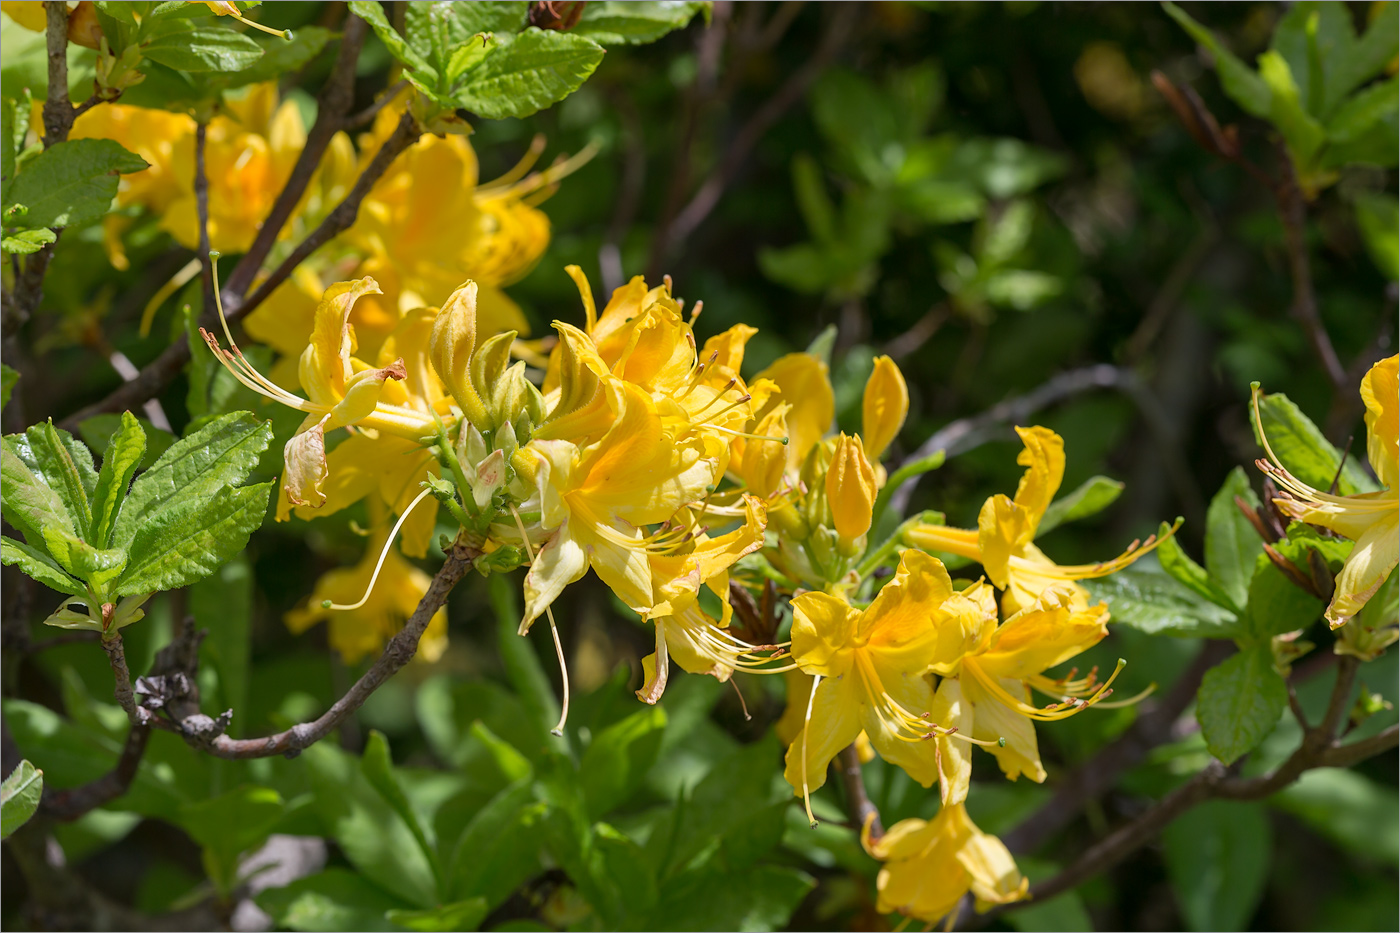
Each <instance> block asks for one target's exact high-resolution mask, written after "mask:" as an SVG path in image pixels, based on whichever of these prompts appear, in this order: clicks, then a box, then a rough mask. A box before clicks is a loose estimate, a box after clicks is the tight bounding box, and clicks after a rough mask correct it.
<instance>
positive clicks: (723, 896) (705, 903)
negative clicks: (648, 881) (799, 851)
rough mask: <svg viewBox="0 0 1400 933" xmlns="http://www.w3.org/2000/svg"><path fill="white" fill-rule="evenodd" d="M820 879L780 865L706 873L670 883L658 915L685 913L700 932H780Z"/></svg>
mask: <svg viewBox="0 0 1400 933" xmlns="http://www.w3.org/2000/svg"><path fill="white" fill-rule="evenodd" d="M815 883H816V882H815V881H813V879H812V877H811V876H810V875H808V874H806V873H805V872H801V871H798V870H796V869H794V868H785V867H780V866H777V865H758V866H755V867H753V868H750V869H748V870H747V871H743V872H739V873H737V874H734V875H726V874H702V875H699V876H698V877H690V878H686V879H684V880H678V881H676V882H674V883H672V884H669V885H667V887H666V889H665V891H664V892H663V897H662V900H661V902H660V904H658V905H657V909H656V917H657V918H666V917H684V918H686V919H685V923H686V925H687V926H689V927H690V928H692V929H696V930H780V929H783V928H784V927H786V926H787V925H788V921H789V919H790V918H791V917H792V913H793V911H795V910H796V909H797V905H798V904H800V903H801V902H802V899H803V898H804V897H806V896H807V892H808V891H810V890H812V888H813V886H814V885H815Z"/></svg>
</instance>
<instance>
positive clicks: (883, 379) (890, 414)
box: [860, 356, 909, 485]
mask: <svg viewBox="0 0 1400 933" xmlns="http://www.w3.org/2000/svg"><path fill="white" fill-rule="evenodd" d="M860 410H861V427H860V435H861V437H862V438H863V439H864V440H865V453H866V456H868V457H869V458H870V462H871V463H878V462H879V460H880V457H881V456H883V455H884V453H885V450H886V449H887V448H888V447H889V446H890V442H891V441H893V440H894V439H895V437H897V436H898V435H899V429H900V428H902V427H904V419H905V418H906V417H908V416H909V386H908V385H907V384H906V383H905V382H904V374H903V373H901V372H900V371H899V367H898V366H896V365H895V362H894V360H892V359H890V358H889V357H888V356H877V357H875V368H874V369H873V370H871V373H870V378H869V379H868V380H867V381H866V383H865V395H864V396H863V397H862V399H861V406H860ZM881 485H883V483H881Z"/></svg>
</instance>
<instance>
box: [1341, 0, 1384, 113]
mask: <svg viewBox="0 0 1400 933" xmlns="http://www.w3.org/2000/svg"><path fill="white" fill-rule="evenodd" d="M1375 12H1376V17H1375V19H1374V20H1372V21H1371V24H1370V25H1369V26H1368V27H1367V28H1366V32H1365V34H1364V35H1363V36H1362V37H1361V38H1360V39H1359V40H1357V42H1356V43H1355V44H1354V45H1353V46H1352V47H1351V49H1350V50H1349V54H1346V55H1339V56H1337V57H1336V58H1335V59H1333V60H1332V61H1329V62H1328V63H1327V64H1328V74H1327V92H1326V94H1325V95H1324V98H1323V113H1324V114H1328V113H1331V112H1332V110H1333V108H1334V107H1336V106H1337V104H1339V103H1340V102H1341V101H1342V99H1343V98H1344V97H1346V95H1347V94H1349V93H1350V92H1351V91H1352V89H1353V88H1357V87H1360V86H1361V85H1362V84H1364V83H1366V82H1367V81H1369V80H1370V79H1371V78H1374V77H1376V76H1377V75H1379V74H1381V72H1383V71H1384V70H1385V69H1386V66H1387V65H1389V64H1390V62H1391V60H1393V59H1394V58H1395V56H1396V54H1397V52H1400V8H1397V7H1395V6H1394V5H1392V4H1381V5H1379V6H1378V7H1377V8H1376V10H1375Z"/></svg>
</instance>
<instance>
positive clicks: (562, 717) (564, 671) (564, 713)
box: [510, 504, 569, 735]
mask: <svg viewBox="0 0 1400 933" xmlns="http://www.w3.org/2000/svg"><path fill="white" fill-rule="evenodd" d="M510 514H511V515H513V516H515V527H516V528H518V529H520V540H522V541H524V542H525V555H526V556H527V557H529V558H530V563H531V564H533V563H534V562H535V549H534V548H533V547H532V546H531V545H530V536H529V535H528V534H526V533H525V523H524V522H523V521H521V520H520V513H519V512H518V511H516V508H515V505H514V504H512V505H511V507H510ZM544 614H545V616H546V617H547V618H548V619H549V634H550V635H552V636H553V637H554V656H555V657H556V658H558V659H559V679H560V680H561V681H563V683H564V702H563V704H562V705H561V707H560V709H559V721H558V722H557V723H555V724H554V728H553V729H550V730H549V734H550V735H563V734H564V723H566V722H568V721H569V666H568V665H567V664H566V663H564V646H563V644H562V643H560V641H559V626H557V625H555V624H554V607H553V606H545V607H544Z"/></svg>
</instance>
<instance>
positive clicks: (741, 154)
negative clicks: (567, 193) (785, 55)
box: [661, 3, 860, 258]
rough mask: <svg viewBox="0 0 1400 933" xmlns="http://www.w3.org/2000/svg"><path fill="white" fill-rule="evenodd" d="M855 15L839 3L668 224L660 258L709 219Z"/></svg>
mask: <svg viewBox="0 0 1400 933" xmlns="http://www.w3.org/2000/svg"><path fill="white" fill-rule="evenodd" d="M859 12H860V5H859V4H856V3H843V4H840V6H839V8H838V10H837V12H836V14H835V15H834V16H833V17H832V18H831V22H830V24H828V26H827V29H826V32H825V33H824V34H823V35H822V39H821V42H820V43H818V45H817V48H816V51H814V52H813V53H812V56H811V57H810V58H808V59H807V62H806V64H804V65H803V66H802V67H801V68H799V69H798V70H797V71H795V72H793V73H792V75H791V77H789V78H788V79H787V81H785V82H783V85H782V87H780V88H778V91H777V93H775V94H774V95H773V96H772V97H770V98H769V99H768V100H767V101H766V102H765V103H764V104H763V106H762V107H760V108H758V111H757V112H756V113H755V114H754V115H753V116H752V117H750V118H749V121H748V122H747V123H745V124H744V125H743V127H742V128H741V129H740V130H739V132H738V133H737V134H736V135H735V137H734V140H733V141H732V142H731V143H730V144H729V148H728V150H727V151H726V152H725V154H724V159H723V161H721V162H720V165H719V167H718V168H716V169H715V170H714V171H713V172H711V173H710V175H709V177H707V178H706V179H705V181H704V182H703V183H701V185H700V188H699V189H698V190H697V191H696V192H695V196H694V197H692V198H691V199H690V202H689V203H688V204H686V206H685V207H684V208H683V209H682V210H681V212H680V213H679V214H677V215H676V221H675V223H674V224H672V225H671V227H670V229H669V230H667V231H665V233H664V236H665V239H664V240H663V241H662V243H661V255H662V257H663V258H664V257H667V256H671V255H673V254H674V253H675V252H676V250H678V249H679V248H680V246H681V244H683V243H684V242H685V241H686V240H687V239H689V238H690V235H691V234H692V233H694V232H695V229H696V228H697V227H699V226H700V224H701V223H703V222H704V220H705V218H706V217H708V216H710V212H711V211H712V210H714V208H715V205H716V204H718V203H719V199H720V196H721V195H722V194H724V190H725V189H726V188H727V187H729V184H730V182H732V181H733V180H734V179H735V177H736V176H737V175H738V174H739V171H740V169H742V168H743V166H744V162H745V160H747V159H748V157H749V153H750V152H751V151H752V150H753V147H754V146H756V145H757V144H758V141H759V140H760V139H762V138H763V134H764V133H766V132H768V130H769V129H770V128H771V127H772V126H773V124H774V123H777V122H778V119H779V118H780V117H782V115H783V114H785V113H787V111H788V109H789V108H790V107H792V105H793V104H795V103H797V101H798V100H800V99H801V97H802V95H803V94H805V93H807V88H808V87H810V86H811V84H812V82H813V81H815V80H816V79H817V76H818V75H820V74H821V73H822V72H823V71H825V70H826V69H827V66H829V65H830V64H831V62H832V60H833V59H834V58H835V57H836V53H837V52H839V51H840V49H841V47H842V46H843V45H844V44H845V43H846V41H847V40H848V39H849V38H850V37H851V33H852V32H853V31H854V28H855V25H856V18H857V16H858V14H859Z"/></svg>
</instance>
